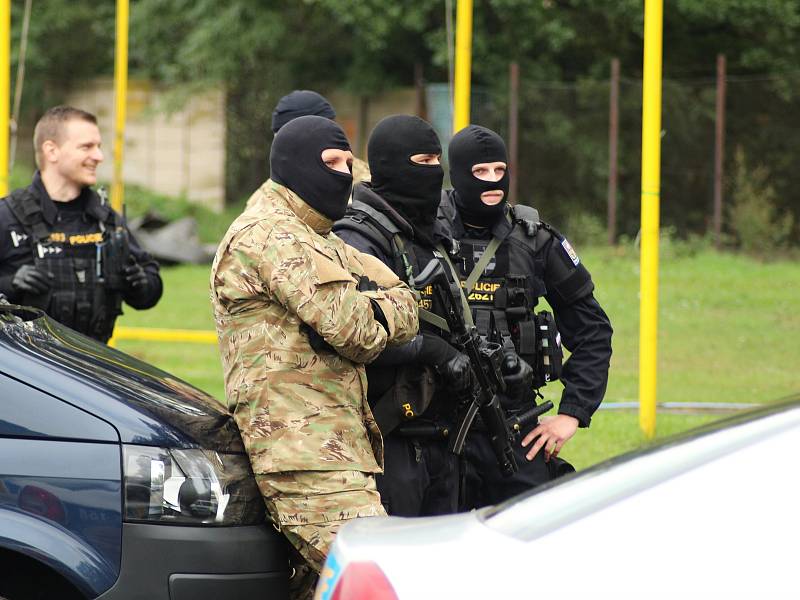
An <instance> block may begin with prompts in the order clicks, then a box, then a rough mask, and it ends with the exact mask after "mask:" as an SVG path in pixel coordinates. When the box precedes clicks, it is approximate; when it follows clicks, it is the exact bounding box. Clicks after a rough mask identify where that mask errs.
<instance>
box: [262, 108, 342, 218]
mask: <svg viewBox="0 0 800 600" xmlns="http://www.w3.org/2000/svg"><path fill="white" fill-rule="evenodd" d="M326 148H336V149H339V150H350V142H348V141H347V136H345V134H344V131H342V128H341V127H339V126H338V125H337V124H336V123H334V122H333V121H331V120H330V119H326V118H324V117H312V116H308V117H297V118H296V119H292V120H291V121H290V122H289V123H287V124H286V125H284V126H283V127H282V128H281V130H280V131H279V132H278V133H276V134H275V139H274V140H273V142H272V150H271V151H270V153H269V168H270V179H272V180H273V181H275V182H276V183H280V184H281V185H284V186H286V187H287V188H289V189H290V190H292V191H293V192H294V193H295V194H297V195H298V196H300V198H301V199H302V200H303V201H304V202H306V204H308V205H309V206H311V207H312V208H314V209H315V210H317V211H318V212H320V213H322V214H323V215H325V216H326V217H328V218H329V219H331V220H332V221H337V220H339V219H341V218H342V217H343V216H344V211H345V210H347V201H348V200H349V198H350V190H351V188H352V187H353V176H352V174H350V173H347V174H345V173H341V172H339V171H334V170H333V169H331V168H329V167H326V166H325V163H323V162H322V156H321V155H322V151H323V150H325V149H326Z"/></svg>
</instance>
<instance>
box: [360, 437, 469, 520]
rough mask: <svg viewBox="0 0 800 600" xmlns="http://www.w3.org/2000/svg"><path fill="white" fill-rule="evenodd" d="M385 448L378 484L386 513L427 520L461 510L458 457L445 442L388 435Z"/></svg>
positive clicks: (377, 478) (377, 477)
mask: <svg viewBox="0 0 800 600" xmlns="http://www.w3.org/2000/svg"><path fill="white" fill-rule="evenodd" d="M383 446H384V472H383V474H379V475H377V476H376V481H377V485H378V491H379V492H380V494H381V502H382V503H383V506H384V508H386V512H388V513H389V514H390V515H394V516H400V517H425V516H433V515H446V514H452V513H455V512H457V511H458V482H459V472H458V457H457V456H455V455H454V454H452V453H451V452H450V451H449V450H448V449H447V443H446V442H445V441H442V440H425V439H415V438H408V437H403V436H401V435H397V434H389V435H387V436H385V437H384V439H383Z"/></svg>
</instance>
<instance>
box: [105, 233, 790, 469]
mask: <svg viewBox="0 0 800 600" xmlns="http://www.w3.org/2000/svg"><path fill="white" fill-rule="evenodd" d="M581 258H582V259H583V260H584V262H585V263H586V265H587V266H588V268H589V270H590V271H591V272H592V275H593V278H594V280H595V282H596V286H597V288H596V291H595V295H596V296H597V298H598V300H599V301H600V303H601V304H602V305H603V307H604V308H605V310H606V312H607V313H608V315H609V317H610V318H611V322H612V324H613V326H614V339H613V346H614V355H613V357H612V362H611V372H610V377H609V385H608V392H607V394H606V401H609V402H617V401H635V400H636V399H637V397H638V376H637V365H638V346H639V338H638V321H639V301H638V292H639V277H638V271H639V262H638V255H637V254H636V252H635V251H634V250H633V249H632V248H630V247H623V248H617V249H609V248H595V249H589V250H585V251H584V252H582V253H581ZM163 276H164V284H165V292H164V298H163V299H162V301H161V302H160V303H159V305H158V306H157V307H156V308H154V309H152V310H149V311H142V312H137V311H134V310H132V309H128V310H127V312H126V314H125V316H124V317H122V318H121V319H120V324H122V325H128V326H141V327H179V328H189V329H213V320H212V317H211V309H210V305H209V300H208V267H197V266H182V267H174V268H170V269H164V270H163ZM798 282H800V264H798V263H796V262H791V261H783V262H773V263H761V262H757V261H754V260H752V259H749V258H746V257H742V256H737V255H734V254H720V253H716V252H713V251H710V250H702V249H701V250H700V251H699V252H698V253H697V254H696V255H693V256H688V255H685V253H681V252H680V251H676V250H675V248H674V247H673V246H671V245H669V244H665V247H664V249H663V251H662V256H661V281H660V310H659V314H660V323H659V349H658V351H659V354H658V365H659V372H658V400H659V401H660V402H680V401H697V402H756V403H764V402H770V401H774V400H777V399H779V398H780V397H782V396H786V395H789V394H791V393H796V392H797V391H798V387H800V386H798V377H797V365H798V364H800V343H798V339H800V315H798V314H797V309H796V303H797V296H798V291H800V290H799V289H798ZM119 347H120V348H121V349H122V350H125V351H126V352H130V353H131V354H134V355H136V356H138V357H140V358H143V359H144V360H147V361H149V362H152V363H154V364H156V365H158V366H160V367H161V368H163V369H165V370H167V371H171V372H173V373H175V374H177V375H179V376H180V377H182V378H184V379H186V380H187V381H190V382H191V383H193V384H195V385H197V386H198V387H200V388H202V389H205V390H207V391H208V392H210V393H211V394H213V395H214V396H216V397H217V398H222V397H223V395H224V391H223V385H222V371H221V365H220V361H219V356H218V353H217V349H216V347H215V346H200V345H191V344H162V343H151V342H148V343H143V342H120V346H119ZM560 389H561V388H560V385H559V384H555V385H551V386H548V388H546V394H545V395H546V397H547V398H549V399H553V400H555V401H557V400H558V397H559V394H560ZM718 418H720V416H719V415H685V414H664V413H659V415H658V418H657V437H663V436H666V435H671V434H673V433H677V432H680V431H683V430H686V429H688V428H690V427H694V426H696V425H700V424H703V423H706V422H708V421H711V420H714V419H718ZM646 442H647V440H646V439H645V438H644V436H643V435H642V434H641V432H640V430H639V427H638V415H637V413H636V412H633V411H631V412H620V411H603V410H601V411H598V412H597V413H596V415H595V417H594V420H593V422H592V426H591V428H589V429H588V430H581V431H579V432H578V434H577V435H576V436H575V437H574V438H573V439H572V440H571V441H570V442H569V443H568V444H567V445H566V447H565V449H564V451H563V456H564V457H565V458H566V459H568V460H570V461H572V462H573V464H575V465H576V466H577V467H578V468H584V467H586V466H589V465H591V464H594V463H596V462H598V461H600V460H603V459H605V458H608V457H611V456H615V455H617V454H620V453H622V452H624V451H627V450H630V449H633V448H636V447H639V446H641V445H642V444H645V443H646Z"/></svg>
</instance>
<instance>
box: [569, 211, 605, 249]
mask: <svg viewBox="0 0 800 600" xmlns="http://www.w3.org/2000/svg"><path fill="white" fill-rule="evenodd" d="M561 233H563V234H564V235H565V236H567V238H568V239H569V240H570V241H571V242H573V243H575V244H576V245H578V246H604V245H606V244H607V243H608V231H607V230H606V226H605V223H603V221H602V220H600V219H599V218H598V217H596V216H594V215H591V214H589V213H587V212H576V213H573V214H571V215H570V216H569V218H568V219H567V223H566V227H565V228H564V230H563V231H562V232H561Z"/></svg>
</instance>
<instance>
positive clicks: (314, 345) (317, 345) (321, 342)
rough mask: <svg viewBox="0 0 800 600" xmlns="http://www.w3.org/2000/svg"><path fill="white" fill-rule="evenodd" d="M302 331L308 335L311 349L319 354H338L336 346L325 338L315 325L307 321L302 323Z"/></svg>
mask: <svg viewBox="0 0 800 600" xmlns="http://www.w3.org/2000/svg"><path fill="white" fill-rule="evenodd" d="M300 331H302V332H303V333H305V334H306V335H307V336H308V343H309V344H310V345H311V349H312V350H313V351H314V352H316V353H317V354H320V353H322V352H333V353H334V354H336V348H334V347H333V346H331V345H330V344H329V343H328V342H326V341H325V338H323V337H322V336H321V335H320V334H319V333H317V331H316V330H315V329H314V328H313V327H311V326H310V325H308V324H307V323H303V324H301V325H300Z"/></svg>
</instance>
